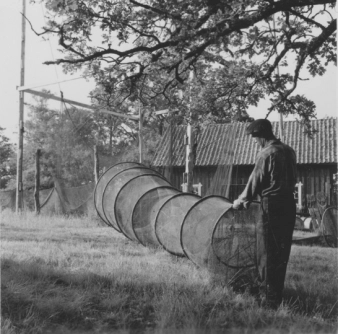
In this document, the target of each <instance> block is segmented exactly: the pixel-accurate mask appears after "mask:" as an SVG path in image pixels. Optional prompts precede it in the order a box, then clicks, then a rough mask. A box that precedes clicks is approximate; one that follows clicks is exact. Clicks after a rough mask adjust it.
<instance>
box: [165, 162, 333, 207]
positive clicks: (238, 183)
mask: <svg viewBox="0 0 338 334" xmlns="http://www.w3.org/2000/svg"><path fill="white" fill-rule="evenodd" d="M216 170H217V167H214V166H210V167H199V166H197V167H195V169H194V181H193V182H194V184H197V183H199V182H200V183H201V184H202V196H205V194H206V192H207V190H208V188H209V187H210V184H211V182H212V179H213V177H214V175H215V173H216ZM252 170H253V166H234V168H233V173H232V185H231V188H230V196H229V197H230V200H234V199H235V198H237V197H238V195H239V194H240V193H241V192H242V191H243V189H244V187H245V185H246V183H247V181H248V179H249V176H250V174H251V172H252ZM183 173H184V167H174V168H173V173H172V184H173V186H175V187H176V188H178V189H181V184H182V183H183ZM335 173H337V165H336V164H326V165H324V164H321V165H319V164H318V165H315V164H312V165H297V182H299V181H301V182H302V184H303V188H302V189H303V194H304V196H303V204H304V206H306V205H307V201H306V195H311V194H313V195H315V196H316V194H317V193H318V192H324V193H325V194H327V195H328V196H329V202H330V203H332V202H333V174H335ZM166 176H167V177H168V176H169V175H168V174H167V175H166ZM168 179H169V178H168Z"/></svg>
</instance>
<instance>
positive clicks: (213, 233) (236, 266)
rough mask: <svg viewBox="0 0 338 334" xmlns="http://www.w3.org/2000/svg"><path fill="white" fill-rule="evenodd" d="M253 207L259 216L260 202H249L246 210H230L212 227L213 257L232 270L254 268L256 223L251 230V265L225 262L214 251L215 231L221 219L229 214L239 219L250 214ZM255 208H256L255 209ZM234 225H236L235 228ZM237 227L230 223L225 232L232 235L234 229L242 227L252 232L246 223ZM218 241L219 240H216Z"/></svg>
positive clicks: (216, 251)
mask: <svg viewBox="0 0 338 334" xmlns="http://www.w3.org/2000/svg"><path fill="white" fill-rule="evenodd" d="M254 206H256V208H257V209H258V212H259V215H260V202H258V201H253V202H251V205H250V207H249V209H246V210H241V211H237V210H234V209H232V208H231V209H230V210H228V211H227V212H225V213H224V214H223V215H222V216H221V217H220V218H219V219H218V221H217V222H216V223H215V226H214V229H213V232H212V239H211V244H212V249H213V251H214V254H215V256H216V257H217V259H218V260H219V261H220V262H221V263H223V264H224V265H226V266H227V267H229V268H232V269H247V268H252V267H254V266H255V264H256V244H257V231H256V223H255V225H254V228H253V230H254V248H255V250H254V254H253V255H254V260H253V262H252V263H251V264H246V265H232V264H229V260H228V261H225V260H224V258H222V257H221V256H220V255H219V252H218V250H217V249H216V242H215V240H216V239H217V238H216V236H215V234H216V231H217V230H218V228H219V224H221V223H222V218H224V216H225V215H227V214H231V215H232V216H233V218H236V216H237V218H240V216H241V215H246V214H248V213H250V210H251V209H252V208H253V207H254ZM257 206H258V207H257ZM250 208H251V209H250ZM242 219H243V220H244V218H243V217H242ZM258 219H259V218H258ZM233 220H234V219H233ZM236 225H237V226H236ZM238 225H240V223H235V224H233V225H231V223H229V224H228V226H227V228H226V230H227V231H229V232H230V233H232V232H233V231H236V227H243V226H244V228H245V227H248V228H247V229H248V230H252V228H250V227H249V226H250V225H249V224H247V223H245V224H241V225H240V226H238ZM218 239H219V238H218ZM224 239H225V237H224ZM231 241H232V240H231ZM225 248H226V244H225V245H224V249H225ZM245 249H246V248H245ZM230 260H231V258H230Z"/></svg>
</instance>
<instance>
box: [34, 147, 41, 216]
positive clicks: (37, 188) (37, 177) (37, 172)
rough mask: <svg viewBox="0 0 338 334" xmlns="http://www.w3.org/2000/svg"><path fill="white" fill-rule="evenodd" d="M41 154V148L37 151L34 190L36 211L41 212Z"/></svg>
mask: <svg viewBox="0 0 338 334" xmlns="http://www.w3.org/2000/svg"><path fill="white" fill-rule="evenodd" d="M40 155H41V150H40V149H37V150H36V153H35V192H34V201H35V213H36V214H39V213H40V195H39V191H40Z"/></svg>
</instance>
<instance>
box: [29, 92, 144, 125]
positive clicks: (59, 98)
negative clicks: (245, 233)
mask: <svg viewBox="0 0 338 334" xmlns="http://www.w3.org/2000/svg"><path fill="white" fill-rule="evenodd" d="M22 92H25V93H28V94H32V95H37V96H40V97H45V98H48V99H51V100H55V101H61V102H66V103H69V104H73V105H75V106H78V107H81V108H86V109H90V110H97V111H98V112H102V113H105V114H109V115H114V116H118V117H123V118H128V119H131V120H133V121H138V119H139V116H132V115H125V114H122V113H118V112H114V111H111V110H108V109H105V108H97V107H93V106H91V105H89V104H85V103H82V102H77V101H73V100H69V99H65V98H61V97H58V96H55V95H53V94H47V93H43V92H39V91H37V90H33V89H25V90H22Z"/></svg>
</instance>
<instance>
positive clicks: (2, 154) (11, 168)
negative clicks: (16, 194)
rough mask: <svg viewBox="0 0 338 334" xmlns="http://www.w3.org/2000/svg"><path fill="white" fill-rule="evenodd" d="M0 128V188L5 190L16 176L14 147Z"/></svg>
mask: <svg viewBox="0 0 338 334" xmlns="http://www.w3.org/2000/svg"><path fill="white" fill-rule="evenodd" d="M4 130H5V129H4V128H2V127H1V126H0V188H6V186H7V184H8V182H9V181H10V180H11V179H13V178H14V177H15V175H16V165H15V164H16V155H15V152H14V145H13V144H11V143H10V141H9V138H8V137H6V136H5V135H4V134H3V132H4Z"/></svg>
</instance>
